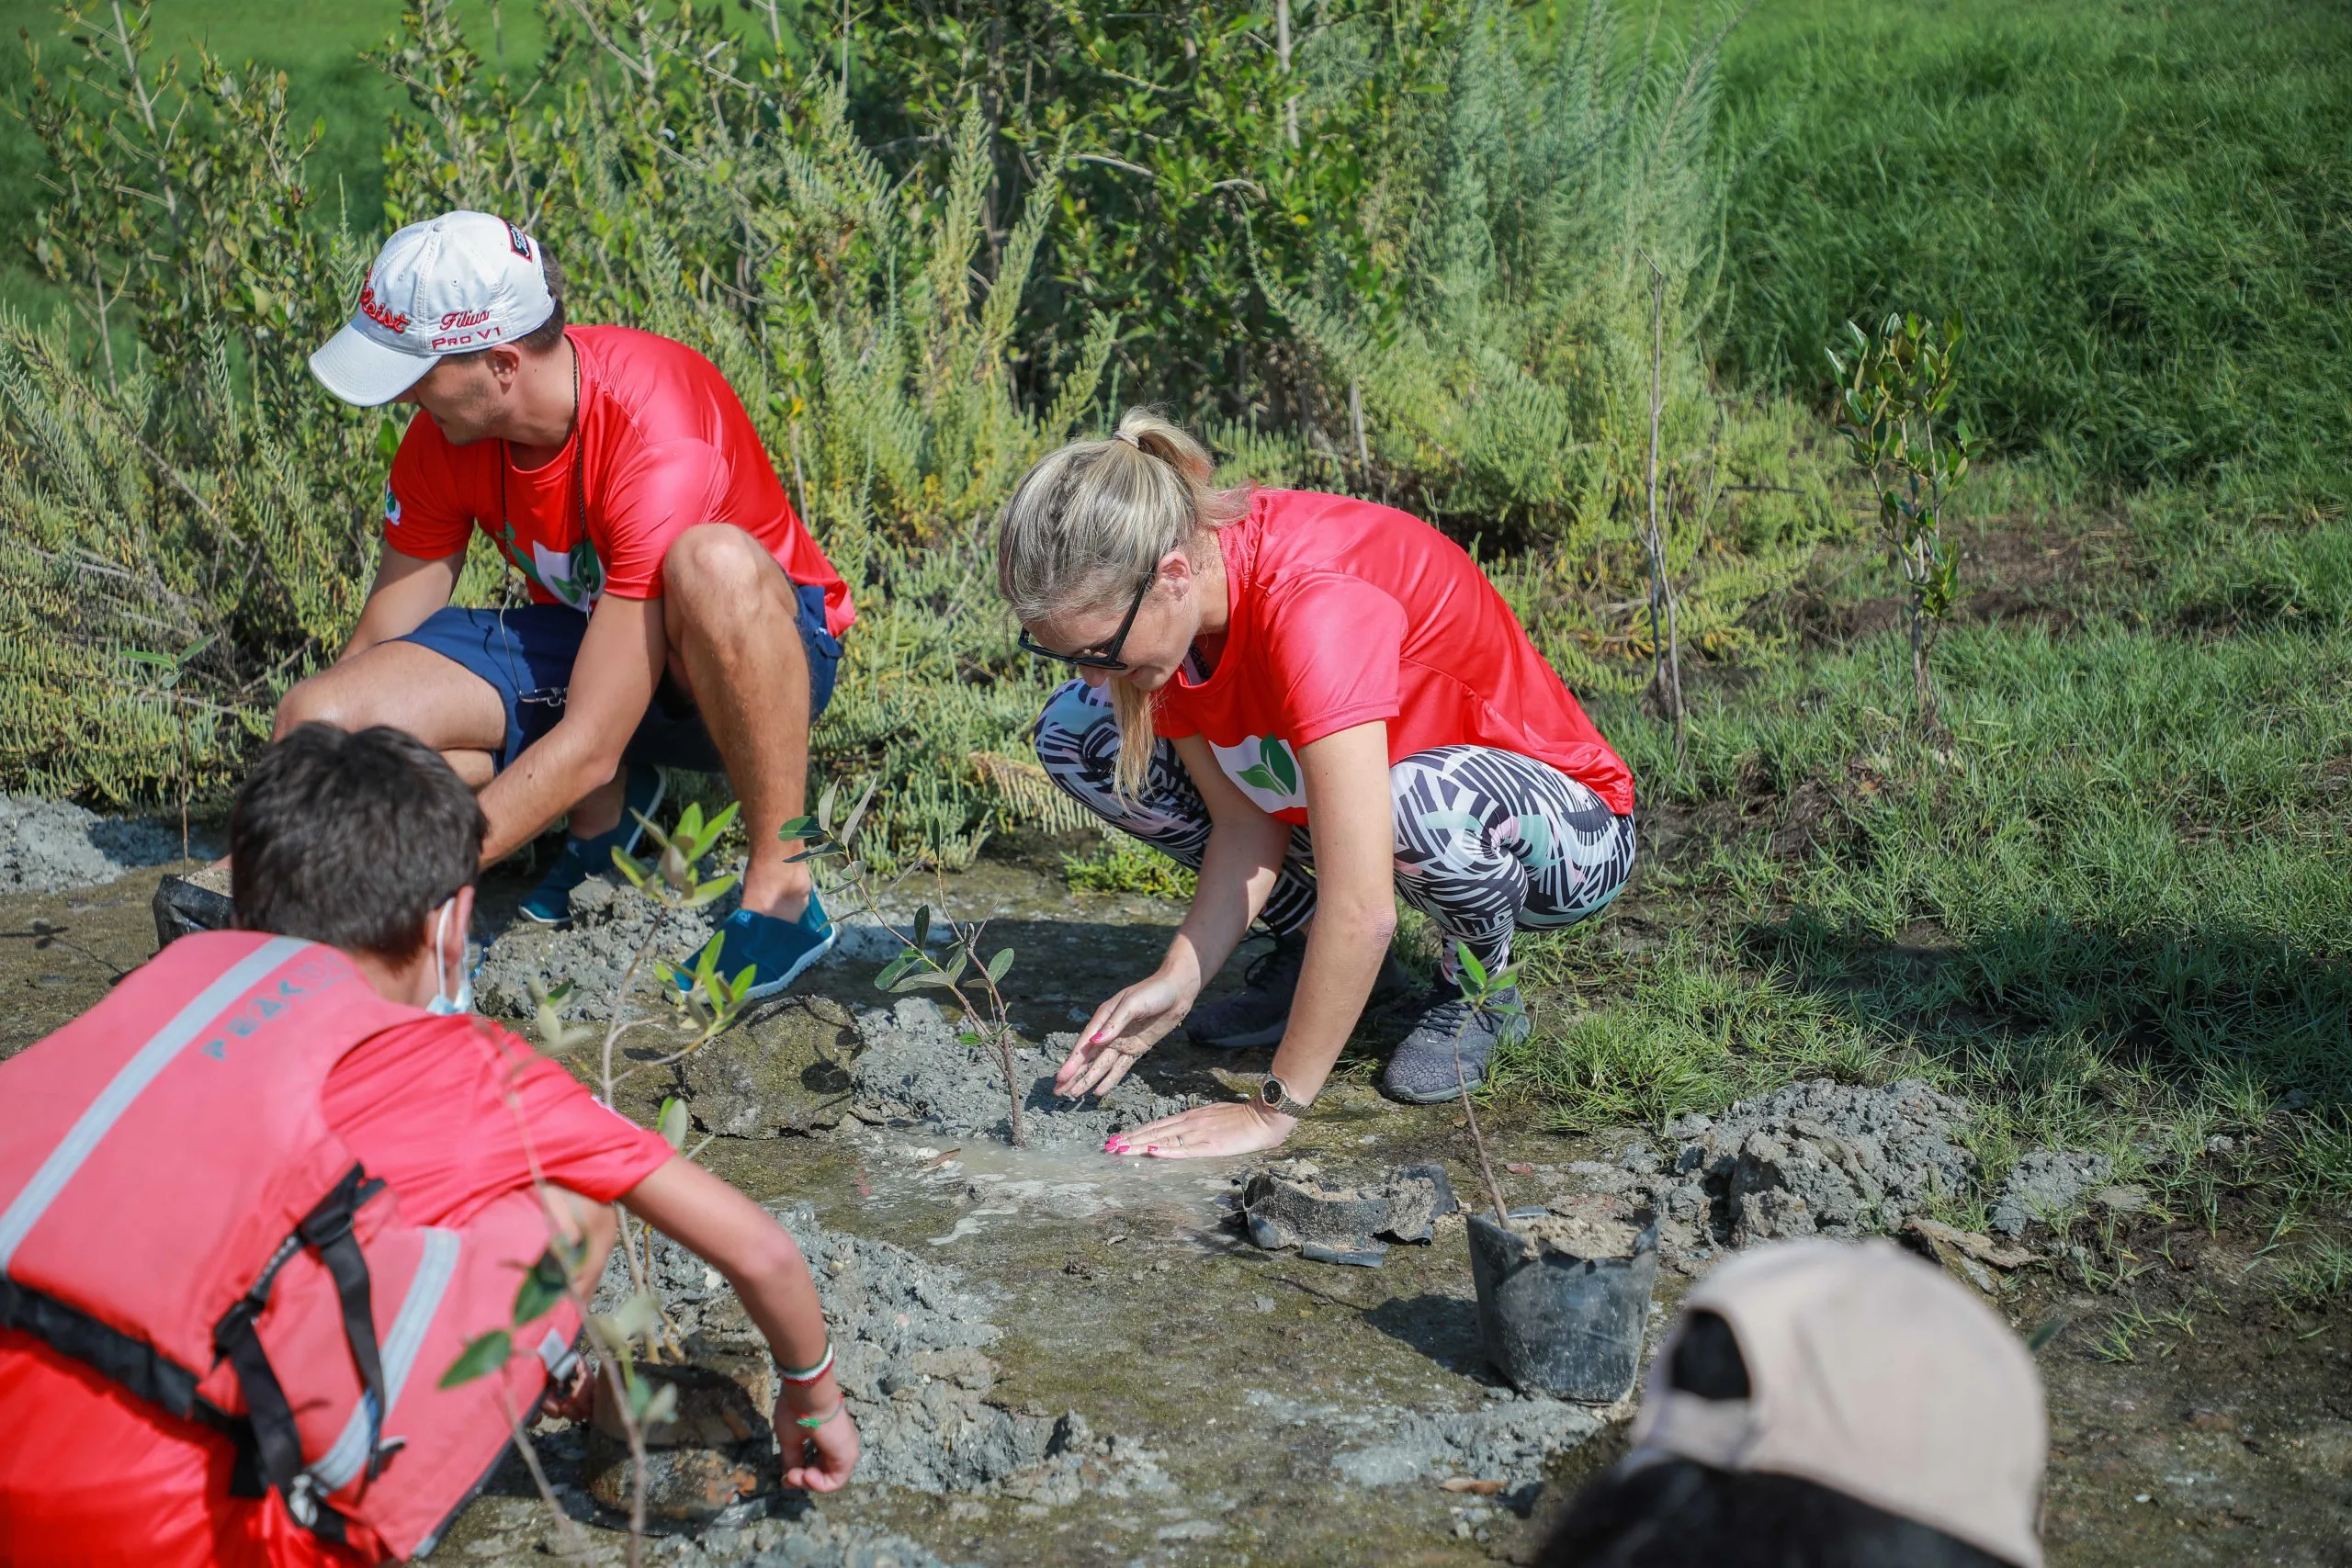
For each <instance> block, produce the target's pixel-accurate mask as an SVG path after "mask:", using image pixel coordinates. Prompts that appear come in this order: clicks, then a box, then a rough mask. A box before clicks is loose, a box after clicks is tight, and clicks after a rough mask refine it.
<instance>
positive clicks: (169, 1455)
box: [0, 1015, 672, 1568]
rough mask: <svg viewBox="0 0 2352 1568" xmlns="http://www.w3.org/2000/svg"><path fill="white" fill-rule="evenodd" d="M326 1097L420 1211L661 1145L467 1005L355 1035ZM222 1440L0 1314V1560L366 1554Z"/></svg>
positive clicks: (474, 1201) (464, 1213) (158, 1560)
mask: <svg viewBox="0 0 2352 1568" xmlns="http://www.w3.org/2000/svg"><path fill="white" fill-rule="evenodd" d="M510 1093H511V1096H512V1103H510V1102H509V1095H510ZM323 1102H324V1108H325V1111H326V1118H327V1121H328V1122H329V1124H330V1125H332V1126H333V1127H334V1129H335V1131H336V1132H337V1133H338V1134H341V1135H342V1137H343V1139H344V1142H345V1143H346V1144H348V1145H350V1147H351V1151H352V1153H353V1154H354V1155H355V1156H357V1158H358V1160H359V1162H360V1163H361V1164H362V1165H364V1166H366V1167H367V1168H368V1171H369V1172H370V1173H371V1174H373V1175H376V1176H380V1177H382V1178H383V1179H384V1180H385V1181H386V1183H388V1184H389V1185H390V1188H391V1190H393V1192H394V1193H396V1194H397V1195H398V1196H399V1198H400V1201H401V1216H402V1217H403V1218H404V1219H406V1220H408V1221H410V1222H411V1223H413V1224H432V1225H452V1226H462V1225H463V1224H465V1223H466V1222H467V1221H468V1220H469V1219H470V1218H472V1217H473V1215H474V1214H475V1213H478V1212H480V1211H481V1208H482V1207H483V1206H484V1205H485V1204H487V1203H488V1202H490V1201H492V1200H493V1199H496V1198H499V1197H502V1196H503V1195H504V1194H506V1193H509V1192H514V1191H516V1190H521V1189H524V1188H526V1187H529V1186H530V1185H531V1184H532V1183H531V1165H532V1160H533V1158H534V1157H535V1156H536V1158H537V1163H538V1168H539V1169H540V1171H541V1172H542V1173H543V1174H544V1176H545V1177H546V1179H548V1181H550V1182H552V1183H554V1184H555V1185H557V1186H560V1187H566V1188H569V1189H571V1190H572V1191H575V1192H578V1193H580V1194H582V1196H583V1197H587V1198H592V1199H594V1200H597V1201H611V1200H613V1199H616V1198H618V1197H619V1196H621V1194H623V1193H625V1192H627V1191H628V1190H629V1189H630V1188H632V1187H635V1186H636V1185H637V1184H638V1183H639V1182H640V1181H642V1180H644V1179H646V1178H647V1177H648V1176H650V1175H651V1174H652V1173H653V1171H654V1169H655V1168H656V1167H658V1166H660V1165H661V1164H662V1162H664V1161H665V1160H668V1159H669V1158H671V1157H672V1156H671V1149H670V1145H668V1144H666V1143H664V1142H663V1141H662V1139H661V1138H660V1137H659V1136H657V1135H656V1134H652V1133H650V1132H648V1131H646V1130H645V1129H644V1128H642V1127H639V1126H638V1125H637V1124H636V1123H634V1122H630V1121H628V1119H627V1118H625V1117H622V1116H620V1115H619V1114H617V1113H616V1112H614V1111H608V1110H606V1109H605V1107H604V1106H603V1105H601V1104H599V1103H598V1102H597V1101H596V1100H594V1099H593V1098H592V1097H591V1096H590V1095H589V1093H588V1091H587V1090H586V1089H583V1088H582V1087H581V1085H580V1084H579V1082H578V1081H577V1080H576V1079H574V1078H573V1077H571V1075H570V1074H568V1073H566V1072H565V1071H564V1070H563V1069H562V1068H561V1067H560V1066H556V1065H555V1064H554V1063H553V1062H550V1061H548V1060H547V1059H546V1058H545V1057H543V1056H540V1055H538V1054H537V1052H535V1051H533V1050H532V1049H531V1048H530V1046H528V1045H527V1044H526V1043H523V1042H522V1041H521V1040H519V1039H517V1038H516V1037H515V1036H514V1035H512V1034H510V1033H508V1032H506V1031H504V1030H503V1029H500V1028H499V1027H498V1026H497V1025H495V1024H491V1023H486V1022H484V1021H481V1020H480V1019H474V1018H434V1017H427V1016H423V1015H420V1016H419V1017H418V1018H417V1019H416V1020H415V1021H413V1022H409V1023H404V1024H401V1025H398V1026H396V1027H394V1028H391V1029H388V1030H386V1031H384V1032H382V1033H380V1034H377V1035H375V1036H373V1037H371V1038H370V1039H368V1040H366V1041H364V1042H362V1043H360V1044H359V1045H358V1046H357V1047H356V1048H355V1049H354V1050H353V1051H352V1052H351V1054H350V1055H347V1056H345V1058H344V1059H343V1060H342V1062H340V1063H339V1064H337V1065H336V1066H335V1069H334V1072H333V1073H332V1074H331V1075H329V1077H328V1078H327V1084H326V1092H325V1094H324V1096H323ZM518 1108H519V1110H520V1111H521V1119H520V1121H519V1122H518V1120H517V1116H516V1110H517V1109H518ZM526 1128H527V1132H526V1130H525V1129H526ZM526 1151H527V1152H526ZM186 1177H187V1172H174V1173H168V1175H167V1176H165V1177H164V1179H186ZM36 1435H37V1436H36ZM231 1460H232V1450H231V1447H230V1443H229V1440H228V1439H227V1438H224V1437H222V1436H220V1434H219V1433H216V1432H214V1431H213V1430H211V1428H209V1427H203V1426H200V1425H198V1424H197V1423H195V1422H190V1421H180V1420H176V1419H175V1418H173V1417H172V1416H166V1415H164V1413H163V1412H162V1411H161V1410H158V1409H156V1408H155V1407H154V1406H153V1405H150V1404H143V1403H141V1401H139V1400H137V1399H134V1398H133V1397H131V1395H130V1393H127V1392H125V1391H124V1390H123V1389H122V1388H121V1387H120V1386H119V1384H117V1383H114V1382H110V1381H108V1380H107V1378H105V1377H103V1376H101V1375H99V1374H98V1373H97V1372H96V1371H91V1370H90V1369H89V1368H87V1367H85V1366H83V1365H82V1364H81V1363H80V1362H78V1361H74V1360H72V1359H68V1358H66V1357H63V1356H61V1355H59V1354H57V1353H56V1352H55V1351H53V1350H51V1349H50V1348H49V1347H48V1346H46V1345H44V1344H42V1343H41V1342H40V1341H39V1340H36V1339H33V1338H31V1337H28V1336H25V1335H20V1334H16V1333H13V1332H10V1331H7V1330H0V1499H5V1505H6V1506H0V1563H6V1564H9V1565H10V1568H35V1565H37V1564H38V1565H41V1568H47V1565H51V1564H55V1565H57V1568H65V1565H67V1564H73V1565H75V1568H80V1565H84V1564H90V1563H102V1562H136V1563H139V1564H141V1565H142V1568H148V1565H156V1568H176V1565H185V1568H204V1565H209V1564H254V1565H256V1568H261V1565H267V1568H291V1565H295V1564H306V1565H333V1568H353V1565H355V1564H360V1563H365V1562H369V1561H371V1560H372V1559H371V1556H370V1555H369V1554H367V1553H362V1552H356V1551H350V1550H346V1549H342V1548H337V1547H334V1546H331V1545H328V1544H327V1543H326V1542H323V1541H322V1540H319V1539H318V1538H317V1537H316V1536H314V1535H312V1534H311V1533H310V1532H309V1531H308V1530H305V1529H301V1528H300V1527H299V1526H297V1525H296V1524H295V1523H294V1522H293V1520H292V1519H291V1518H290V1517H288V1515H287V1513H286V1509H285V1507H284V1506H283V1505H282V1504H281V1503H280V1502H279V1501H278V1499H277V1498H276V1497H275V1496H272V1497H268V1498H265V1499H257V1500H256V1499H246V1498H232V1497H231V1496H230V1495H229V1467H230V1463H231Z"/></svg>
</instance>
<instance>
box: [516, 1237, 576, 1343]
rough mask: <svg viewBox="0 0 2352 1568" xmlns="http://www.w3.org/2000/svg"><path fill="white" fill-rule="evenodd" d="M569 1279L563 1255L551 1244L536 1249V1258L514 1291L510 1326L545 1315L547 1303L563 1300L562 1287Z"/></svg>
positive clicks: (550, 1305)
mask: <svg viewBox="0 0 2352 1568" xmlns="http://www.w3.org/2000/svg"><path fill="white" fill-rule="evenodd" d="M570 1283H571V1278H570V1275H569V1273H568V1272H567V1271H566V1269H564V1266H563V1259H561V1258H558V1257H557V1256H556V1255H555V1252H554V1250H553V1249H552V1248H550V1249H548V1251H546V1252H542V1253H540V1254H539V1260H538V1261H537V1263H534V1264H532V1265H531V1268H530V1272H528V1273H526V1274H525V1275H524V1276H523V1283H522V1285H521V1287H520V1288H518V1289H517V1290H516V1291H515V1327H517V1328H520V1327H522V1326H523V1325H525V1324H527V1323H536V1322H537V1321H538V1320H539V1319H540V1318H541V1317H543V1316H545V1315H546V1314H547V1312H548V1309H549V1308H550V1307H552V1306H554V1305H555V1303H558V1302H560V1301H561V1300H563V1292H564V1289H565V1287H566V1286H567V1285H569V1284H570Z"/></svg>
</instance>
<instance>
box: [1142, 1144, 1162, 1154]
mask: <svg viewBox="0 0 2352 1568" xmlns="http://www.w3.org/2000/svg"><path fill="white" fill-rule="evenodd" d="M1143 1152H1144V1153H1146V1154H1148V1155H1156V1154H1158V1153H1159V1145H1158V1144H1153V1145H1149V1146H1148V1147H1147V1148H1146V1149H1145V1150H1144V1151H1143Z"/></svg>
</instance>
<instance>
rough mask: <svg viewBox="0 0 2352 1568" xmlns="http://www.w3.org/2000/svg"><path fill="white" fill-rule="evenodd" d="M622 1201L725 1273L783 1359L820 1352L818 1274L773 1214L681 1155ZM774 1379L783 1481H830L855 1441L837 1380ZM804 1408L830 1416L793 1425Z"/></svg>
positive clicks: (804, 1361) (811, 1486) (840, 1476)
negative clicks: (801, 1439) (801, 1448)
mask: <svg viewBox="0 0 2352 1568" xmlns="http://www.w3.org/2000/svg"><path fill="white" fill-rule="evenodd" d="M621 1201H622V1202H623V1203H625V1204H627V1205H628V1210H629V1212H630V1213H633V1214H635V1215H636V1216H637V1217H638V1218H639V1219H640V1220H643V1221H644V1222H645V1223H646V1224H650V1225H651V1226H652V1227H653V1228H654V1229H655V1230H658V1231H660V1232H661V1233H662V1235H666V1236H668V1237H669V1238H670V1239H671V1240H672V1241H674V1242H676V1243H677V1244H678V1245H679V1246H681V1247H685V1248H686V1249H687V1250H689V1251H691V1252H693V1253H695V1255H696V1256H698V1257H700V1258H702V1260H703V1261H704V1262H706V1263H707V1264H709V1265H710V1266H711V1267H712V1268H714V1269H718V1271H719V1272H720V1273H721V1274H723V1275H725V1276H726V1277H727V1282H728V1283H729V1284H730V1285H732V1286H734V1287H735V1293H736V1294H737V1295H738V1296H740V1297H741V1298H742V1302H743V1308H744V1310H745V1311H746V1312H748V1313H749V1314H751V1317H752V1322H753V1323H755V1324H757V1325H759V1329H760V1332H761V1333H762V1334H763V1335H764V1336H766V1337H767V1342H768V1348H769V1349H770V1350H772V1351H774V1352H775V1359H776V1362H777V1365H778V1366H779V1367H783V1368H797V1367H811V1366H814V1365H816V1364H817V1362H818V1361H819V1360H820V1359H823V1357H824V1354H825V1345H826V1333H825V1314H824V1310H823V1309H822V1308H821V1307H820V1306H819V1304H818V1303H817V1283H816V1281H815V1280H812V1279H810V1278H809V1265H808V1263H807V1261H806V1260H805V1259H803V1258H801V1256H800V1248H799V1247H797V1246H796V1245H795V1244H794V1242H793V1239H792V1235H791V1233H790V1232H788V1231H786V1229H785V1228H784V1227H783V1226H782V1225H780V1224H776V1222H775V1216H774V1215H772V1214H770V1213H768V1212H767V1211H766V1210H764V1209H763V1208H761V1207H760V1206H759V1205H758V1204H757V1203H754V1202H752V1201H751V1200H750V1199H749V1198H746V1197H744V1196H743V1194H741V1192H738V1191H737V1190H735V1189H734V1188H732V1187H729V1185H728V1184H727V1183H726V1182H724V1181H722V1180H720V1179H718V1177H716V1176H713V1175H712V1174H711V1173H710V1172H708V1171H707V1170H705V1169H703V1168H702V1167H700V1166H698V1165H696V1164H695V1163H694V1161H692V1160H690V1159H686V1158H684V1156H679V1157H677V1158H673V1159H672V1160H670V1161H668V1162H667V1163H665V1164H663V1165H662V1166H660V1167H658V1168H656V1169H655V1170H654V1172H653V1174H652V1175H650V1176H649V1177H647V1178H646V1179H644V1180H642V1181H640V1182H639V1183H638V1184H637V1185H636V1186H635V1187H632V1188H631V1189H629V1190H628V1192H626V1193H624V1194H622V1197H621ZM780 1388H781V1394H780V1397H779V1399H778V1402H777V1407H776V1427H777V1436H778V1437H779V1438H781V1439H782V1441H783V1444H784V1457H785V1468H784V1480H785V1484H786V1485H787V1486H798V1487H802V1488H805V1489H806V1490H808V1491H810V1492H831V1491H834V1490H836V1489H837V1488H839V1487H840V1486H841V1485H842V1483H845V1482H847V1481H848V1480H849V1475H850V1472H851V1471H852V1470H854V1469H855V1468H856V1465H857V1450H858V1443H857V1427H856V1426H855V1425H854V1423H853V1422H852V1421H851V1420H850V1415H849V1411H848V1409H847V1408H846V1407H845V1406H844V1405H843V1404H842V1391H841V1385H840V1384H839V1383H837V1382H834V1380H833V1374H832V1373H831V1371H826V1372H825V1374H824V1375H823V1376H821V1377H820V1378H818V1379H817V1380H816V1381H815V1382H807V1383H793V1382H786V1383H782V1384H780ZM800 1416H808V1417H809V1418H811V1419H812V1420H813V1419H815V1418H816V1417H818V1416H826V1417H828V1418H827V1419H826V1420H825V1421H824V1422H823V1423H822V1424H821V1425H819V1426H817V1427H814V1428H813V1429H812V1428H809V1427H801V1426H798V1425H796V1424H794V1423H796V1422H797V1418H798V1417H800ZM796 1434H802V1435H805V1436H806V1437H807V1438H808V1439H809V1444H810V1446H811V1448H812V1449H813V1450H814V1451H813V1452H812V1453H811V1454H809V1457H808V1460H807V1461H805V1462H799V1463H796V1462H795V1461H796V1459H797V1457H798V1456H797V1455H796V1453H795V1451H794V1449H793V1442H792V1439H793V1437H794V1436H795V1435H796Z"/></svg>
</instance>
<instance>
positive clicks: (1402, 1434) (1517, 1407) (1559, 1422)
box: [1331, 1397, 1602, 1514]
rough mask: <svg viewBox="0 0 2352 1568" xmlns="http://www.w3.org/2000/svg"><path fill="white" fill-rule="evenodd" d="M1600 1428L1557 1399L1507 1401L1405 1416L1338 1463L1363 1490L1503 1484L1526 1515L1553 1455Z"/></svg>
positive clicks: (1503, 1495) (1505, 1498)
mask: <svg viewBox="0 0 2352 1568" xmlns="http://www.w3.org/2000/svg"><path fill="white" fill-rule="evenodd" d="M1601 1425H1602V1422H1601V1419H1600V1417H1599V1416H1595V1415H1594V1414H1593V1413H1592V1412H1591V1411H1589V1410H1588V1409H1586V1408H1585V1407H1584V1406H1583V1405H1580V1404H1567V1403H1566V1402H1564V1401H1561V1400H1556V1399H1542V1398H1525V1397H1521V1398H1508V1397H1506V1398H1500V1399H1497V1400H1494V1401H1492V1402H1491V1403H1489V1404H1487V1407H1486V1408H1485V1409H1483V1410H1473V1411H1468V1412H1465V1413H1464V1414H1461V1415H1449V1414H1423V1413H1420V1412H1418V1411H1400V1412H1398V1413H1397V1419H1396V1421H1395V1423H1394V1425H1393V1426H1391V1427H1389V1432H1390V1434H1391V1435H1390V1436H1389V1438H1388V1439H1387V1440H1386V1441H1385V1442H1381V1443H1377V1444H1374V1446H1372V1447H1370V1448H1362V1449H1352V1450H1348V1451H1347V1452H1345V1453H1342V1454H1340V1456H1339V1457H1338V1458H1336V1459H1334V1460H1333V1461H1331V1466H1332V1468H1333V1469H1335V1470H1337V1471H1338V1472H1340V1474H1341V1475H1343V1476H1345V1477H1347V1478H1348V1479H1349V1480H1350V1481H1352V1482H1354V1483H1356V1484H1357V1485H1359V1486H1396V1485H1400V1484H1402V1483H1406V1482H1411V1481H1442V1480H1445V1479H1447V1478H1449V1477H1452V1476H1462V1477H1465V1478H1467V1479H1469V1480H1473V1481H1499V1482H1501V1483H1503V1486H1502V1490H1501V1492H1500V1493H1499V1494H1498V1500H1499V1501H1500V1502H1502V1503H1504V1504H1505V1505H1506V1506H1510V1508H1512V1509H1514V1510H1515V1511H1517V1512H1519V1513H1521V1514H1524V1513H1526V1512H1527V1509H1528V1506H1529V1505H1530V1504H1531V1503H1532V1502H1533V1501H1534V1498H1535V1494H1536V1492H1537V1491H1538V1490H1540V1489H1541V1488H1542V1486H1543V1484H1544V1466H1545V1465H1546V1464H1547V1463H1549V1462H1550V1461H1551V1459H1552V1457H1553V1456H1554V1455H1555V1454H1561V1453H1566V1451H1567V1450H1570V1449H1573V1448H1575V1447H1577V1445H1578V1444H1579V1443H1582V1442H1584V1441H1585V1440H1586V1439H1587V1438H1590V1437H1591V1436H1592V1435H1593V1434H1594V1433H1596V1432H1598V1431H1600V1428H1601Z"/></svg>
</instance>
